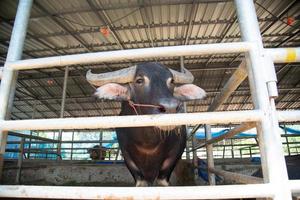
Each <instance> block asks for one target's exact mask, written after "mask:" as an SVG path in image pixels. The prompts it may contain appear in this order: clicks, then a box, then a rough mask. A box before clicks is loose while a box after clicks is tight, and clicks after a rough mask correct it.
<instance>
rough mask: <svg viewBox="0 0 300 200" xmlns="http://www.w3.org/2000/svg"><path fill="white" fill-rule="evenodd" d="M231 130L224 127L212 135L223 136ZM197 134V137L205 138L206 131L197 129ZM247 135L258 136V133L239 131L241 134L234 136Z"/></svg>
mask: <svg viewBox="0 0 300 200" xmlns="http://www.w3.org/2000/svg"><path fill="white" fill-rule="evenodd" d="M229 130H230V129H223V130H221V131H219V132H212V137H213V138H214V137H218V136H221V135H223V134H225V133H226V132H228V131H229ZM195 135H196V138H197V139H205V133H204V132H202V131H197V132H196V134H195ZM247 136H248V137H249V136H256V134H255V133H239V134H237V135H235V136H234V137H235V138H241V137H247Z"/></svg>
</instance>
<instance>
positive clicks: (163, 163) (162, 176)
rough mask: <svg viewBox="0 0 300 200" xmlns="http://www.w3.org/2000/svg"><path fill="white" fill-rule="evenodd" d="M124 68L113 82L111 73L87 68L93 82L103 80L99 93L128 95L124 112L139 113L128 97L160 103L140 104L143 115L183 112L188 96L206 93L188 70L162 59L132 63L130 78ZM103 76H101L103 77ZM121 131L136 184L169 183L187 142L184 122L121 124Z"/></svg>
mask: <svg viewBox="0 0 300 200" xmlns="http://www.w3.org/2000/svg"><path fill="white" fill-rule="evenodd" d="M123 71H124V70H123ZM123 71H121V73H119V72H113V74H112V76H116V77H117V78H113V77H112V79H111V80H112V81H111V82H110V81H109V80H107V76H108V74H105V75H103V74H100V75H95V74H91V72H88V74H87V79H88V81H89V82H90V83H91V84H94V85H97V86H100V87H99V88H98V89H97V91H96V93H95V95H96V96H98V97H99V98H104V99H111V100H122V108H121V113H120V115H136V113H135V111H134V109H133V108H132V107H131V106H130V105H129V103H128V100H131V101H133V102H134V103H138V104H151V105H157V106H160V107H156V108H153V107H137V108H136V109H137V112H138V114H139V115H140V114H163V113H180V112H182V111H183V106H182V102H183V101H186V100H193V99H201V98H203V97H204V96H205V92H204V90H203V89H201V88H199V87H198V86H196V85H193V84H191V82H192V81H193V76H192V75H191V74H190V72H188V71H186V72H185V73H178V72H174V71H172V70H169V69H168V68H166V67H165V66H163V65H161V64H158V63H143V64H139V65H137V66H136V67H134V68H127V69H126V70H125V71H126V72H125V73H128V74H129V75H128V74H127V78H125V79H123V78H120V77H119V76H120V74H122V73H123ZM128 71H129V72H128ZM116 74H117V75H116ZM103 77H106V79H105V80H104V78H103ZM121 77H122V75H121ZM128 77H130V78H128ZM98 79H99V80H100V79H101V80H100V81H99V82H98ZM118 80H119V81H118ZM116 131H117V137H118V141H119V145H120V148H121V151H122V153H123V156H124V160H125V163H126V165H127V167H128V169H129V171H130V172H131V174H132V176H133V177H134V179H135V181H136V186H148V185H152V184H153V183H155V182H156V183H157V184H158V185H163V186H167V185H169V178H170V175H171V173H172V171H173V169H174V167H175V165H176V162H177V161H178V160H179V159H180V158H181V155H182V153H183V151H184V148H185V145H186V132H185V128H184V126H177V127H176V126H163V127H139V128H118V129H116Z"/></svg>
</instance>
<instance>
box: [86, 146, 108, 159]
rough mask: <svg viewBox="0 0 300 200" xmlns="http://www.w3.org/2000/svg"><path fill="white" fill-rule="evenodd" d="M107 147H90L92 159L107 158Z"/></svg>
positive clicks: (89, 151)
mask: <svg viewBox="0 0 300 200" xmlns="http://www.w3.org/2000/svg"><path fill="white" fill-rule="evenodd" d="M106 152H107V149H106V148H105V147H101V146H100V145H95V146H93V148H90V149H88V153H89V154H90V158H91V159H92V160H105V157H106Z"/></svg>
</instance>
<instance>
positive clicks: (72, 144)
mask: <svg viewBox="0 0 300 200" xmlns="http://www.w3.org/2000/svg"><path fill="white" fill-rule="evenodd" d="M73 146H74V131H73V132H72V143H71V160H73Z"/></svg>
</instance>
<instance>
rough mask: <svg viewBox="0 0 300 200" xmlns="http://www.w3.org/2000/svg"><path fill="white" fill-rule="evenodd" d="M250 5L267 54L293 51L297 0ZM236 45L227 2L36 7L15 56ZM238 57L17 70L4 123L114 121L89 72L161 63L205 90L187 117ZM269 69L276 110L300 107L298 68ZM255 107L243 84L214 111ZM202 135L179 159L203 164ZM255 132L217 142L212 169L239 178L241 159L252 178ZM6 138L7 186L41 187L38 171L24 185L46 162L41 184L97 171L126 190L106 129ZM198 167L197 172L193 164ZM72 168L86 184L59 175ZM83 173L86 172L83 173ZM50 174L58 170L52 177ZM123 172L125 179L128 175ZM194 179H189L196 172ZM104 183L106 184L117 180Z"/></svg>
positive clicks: (287, 135)
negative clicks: (100, 150)
mask: <svg viewBox="0 0 300 200" xmlns="http://www.w3.org/2000/svg"><path fill="white" fill-rule="evenodd" d="M0 4H1V5H0V10H1V12H0V13H1V14H0V17H1V19H0V23H1V27H2V28H1V29H0V41H1V42H0V44H1V49H0V54H1V61H0V62H1V64H0V65H1V66H2V65H4V63H5V60H6V55H7V51H8V46H9V43H10V42H9V41H10V36H11V34H12V33H11V31H12V28H13V23H14V19H15V16H16V10H17V6H18V1H1V2H0ZM255 7H256V13H257V16H258V22H259V27H260V31H261V34H262V39H263V44H264V47H265V48H279V47H280V48H285V47H299V46H300V45H299V43H300V41H299V23H300V22H299V16H300V13H299V10H300V5H299V2H298V1H296V0H295V1H279V0H276V1H271V0H267V1H259V0H258V1H255ZM240 41H241V35H240V28H239V25H238V20H237V16H236V10H235V6H234V2H233V1H228V0H213V1H205V0H198V1H197V0H194V1H185V0H184V1H93V0H87V1H80V0H78V1H77V0H76V1H50V0H49V1H44V0H43V1H35V2H34V3H33V6H32V9H31V14H30V19H29V24H28V31H27V36H26V40H25V45H24V50H23V54H22V59H32V58H42V57H50V56H59V55H70V54H79V53H80V54H82V53H91V52H104V51H114V50H126V49H137V48H151V47H164V46H177V45H195V44H212V43H229V42H240ZM244 58H245V55H244V53H227V54H210V55H200V56H184V57H182V58H180V57H178V56H177V57H176V56H175V57H169V56H166V57H156V58H147V59H132V60H131V59H124V60H122V61H111V62H100V63H94V64H87V65H85V64H77V65H70V66H67V67H65V68H64V67H52V68H41V69H31V70H20V71H19V75H18V81H17V85H16V92H15V98H14V103H13V108H12V112H11V119H12V120H24V119H50V118H60V117H63V118H68V117H75V118H78V117H95V116H116V115H118V113H119V112H120V103H118V102H111V101H101V100H97V99H95V98H94V97H93V96H92V94H93V93H94V90H95V88H93V87H92V86H91V85H90V84H89V83H88V82H87V81H86V78H85V74H86V72H87V70H88V69H93V72H107V71H114V70H117V69H121V68H126V67H129V66H132V65H134V64H136V63H140V62H160V63H162V64H164V65H166V66H168V67H170V68H172V69H175V70H180V66H181V65H182V63H183V65H184V67H186V68H187V69H188V70H190V71H191V72H192V73H193V75H194V76H195V84H197V85H199V86H200V87H202V88H203V89H204V90H205V91H206V92H207V97H206V99H204V100H199V101H198V100H197V101H192V102H188V103H187V112H188V113H196V112H206V111H208V110H209V107H210V105H212V103H213V100H214V99H215V98H216V96H217V95H218V94H220V93H221V91H222V88H223V87H224V86H225V84H226V82H227V81H228V80H229V79H230V77H231V76H232V74H233V73H234V72H235V70H236V69H237V68H238V66H239V65H240V64H241V62H242V60H243V59H244ZM275 69H276V75H277V86H278V93H279V95H278V97H277V98H276V99H275V103H276V109H277V110H282V111H286V110H299V103H300V102H299V99H300V98H299V93H300V91H299V84H300V82H299V81H300V76H299V75H300V68H299V62H298V63H297V62H296V63H275ZM65 80H67V81H65ZM64 88H66V90H65V99H64V98H63V96H64V95H63V93H64V92H63V89H64ZM253 108H254V106H253V102H252V98H251V94H250V87H249V83H248V80H247V79H245V80H244V81H243V82H242V83H241V84H240V85H239V87H238V88H237V89H236V90H235V91H234V92H233V93H232V94H231V95H230V96H229V97H228V98H227V100H226V101H225V102H224V103H223V104H222V105H220V106H219V107H218V109H217V111H240V110H246V111H248V110H249V111H250V110H252V109H253ZM298 120H299V119H298ZM236 125H237V124H235V123H233V124H229V125H228V124H225V123H219V124H216V125H214V126H213V129H212V132H213V136H216V137H217V136H219V135H220V134H224V133H226V132H228V129H232V128H233V127H236ZM280 125H281V126H280V128H281V130H282V132H281V133H282V141H283V144H284V151H285V154H286V155H287V156H292V157H289V158H287V159H289V160H288V162H287V163H289V162H291V163H292V165H293V162H299V161H298V160H297V158H298V157H297V155H298V154H299V151H300V145H299V141H300V139H299V136H298V135H299V130H300V126H299V124H297V122H288V123H283V122H282V123H281V124H280ZM193 128H194V126H189V130H190V131H192V130H193ZM203 132H204V127H200V129H199V130H198V131H197V132H196V133H195V137H194V138H195V139H194V140H192V139H190V140H189V142H188V146H189V150H188V152H189V154H187V153H184V154H183V159H186V158H187V157H189V158H190V159H192V157H193V152H192V151H191V149H193V148H194V149H195V148H198V147H199V149H198V150H197V156H198V157H199V158H202V159H205V158H206V154H205V151H206V149H205V146H204V145H203V142H204V137H203ZM241 132H245V131H241ZM255 132H256V130H255V129H252V130H250V131H248V132H247V133H243V134H240V135H237V136H235V137H234V138H233V139H226V140H222V141H220V142H218V143H216V144H214V146H215V147H214V157H215V158H216V163H215V164H216V167H218V165H219V166H220V167H221V168H222V169H227V170H232V171H234V170H235V171H237V170H240V171H239V172H241V171H242V169H241V168H243V167H240V168H239V167H237V166H235V165H240V163H243V162H244V163H245V164H246V165H249V169H248V170H245V171H247V172H242V173H248V174H247V175H251V174H252V173H253V172H254V171H255V170H257V169H258V168H259V166H260V163H259V157H260V154H259V148H258V144H257V143H258V140H257V137H256V135H255V134H253V133H255ZM60 133H62V134H61V135H62V143H61V145H60V143H59V141H58V140H59V139H60V138H59V137H60ZM9 135H10V136H9V139H8V145H7V148H6V149H7V152H6V154H5V158H6V159H5V160H6V161H7V162H5V165H4V171H5V170H7V174H6V175H7V177H6V180H8V181H10V182H9V183H10V184H11V183H18V184H25V183H27V184H37V185H39V184H41V185H42V184H43V180H38V178H39V177H38V176H39V175H40V174H38V173H37V177H35V178H36V180H37V182H36V183H34V182H32V181H31V182H30V178H29V177H31V176H32V174H30V173H33V172H30V171H26V170H28V169H30V168H31V167H32V166H35V167H37V168H39V167H41V166H45V165H48V167H47V170H45V171H42V170H40V171H41V172H39V173H48V174H50V176H51V173H50V172H52V177H50V178H49V177H45V178H44V179H45V180H44V182H46V184H58V185H80V184H81V183H80V182H77V180H82V179H85V180H84V181H85V182H84V183H83V184H85V185H86V184H90V185H93V184H94V185H97V184H98V185H102V184H103V182H101V181H97V180H94V179H93V178H91V177H92V176H93V175H94V174H99V172H98V171H97V169H95V167H97V168H98V170H99V171H101V169H102V170H103V173H102V172H101V174H100V175H102V177H104V178H103V179H105V180H108V179H111V180H115V181H118V180H119V179H122V180H123V182H122V181H121V183H120V185H122V184H124V182H125V185H126V184H130V183H128V179H129V180H130V176H129V175H128V176H129V177H126V176H124V174H122V173H121V174H118V171H119V168H118V166H121V165H122V164H120V163H122V161H121V160H122V156H121V155H120V151H119V150H118V145H117V141H116V137H115V136H114V130H113V129H109V130H103V129H93V130H86V129H85V130H47V131H40V130H38V131H34V130H31V131H21V132H16V131H14V132H13V131H11V132H9ZM24 135H27V136H24ZM22 138H24V140H22ZM45 138H46V139H45ZM22 141H23V142H22ZM22 143H23V145H22ZM192 143H193V144H192ZM95 145H100V146H105V147H106V148H107V151H106V156H105V160H104V161H103V160H102V161H99V160H98V161H91V160H90V159H89V154H88V151H87V150H88V149H89V148H92V147H93V146H95ZM22 146H23V148H21V147H22ZM192 146H193V147H192ZM200 147H202V148H200ZM22 149H23V150H22ZM19 151H22V152H23V153H24V156H25V158H24V159H23V162H22V163H20V161H19V163H17V161H16V160H17V158H18V157H22V156H23V155H21V156H20V153H19ZM217 158H221V159H217ZM226 158H231V159H229V160H227V159H226ZM240 158H242V159H240ZM19 160H20V159H19ZM251 161H252V162H251ZM17 164H19V165H20V164H22V167H21V168H20V167H18V166H17ZM198 164H199V165H200V166H201V163H200V161H199V163H198ZM202 164H203V163H202ZM58 165H59V166H58ZM70 165H71V166H73V167H72V170H73V171H74V173H73V174H75V173H77V174H85V173H87V174H89V172H90V174H89V175H90V177H86V176H85V177H82V176H80V177H75V178H77V179H76V180H74V179H72V178H73V177H67V176H66V177H64V176H63V175H64V172H65V171H64V170H66V169H64V166H70ZM204 165H205V164H204ZM107 166H109V167H107ZM112 166H117V169H113V167H112ZM298 166H299V165H298ZM37 168H34V169H37ZM80 168H85V169H87V170H85V171H84V170H82V171H80ZM204 168H205V167H204ZM238 168H239V169H238ZM76 170H79V171H76ZM110 170H111V171H110ZM113 170H114V171H113ZM57 171H61V172H60V173H57ZM123 171H124V173H128V172H126V169H123ZM123 171H122V172H123ZM204 171H205V170H204ZM105 172H106V174H105ZM198 172H199V173H198ZM28 173H29V174H28ZM93 173H94V174H93ZM195 173H197V178H196V180H198V179H199V180H201V179H202V180H203V178H204V179H205V177H206V175H205V174H202V176H203V177H201V173H203V170H202V171H201V170H200V169H199V171H198V170H197V171H195ZM107 174H109V175H107ZM70 176H72V174H71V175H70ZM105 176H107V177H105ZM100 177H101V176H100ZM112 177H113V178H112ZM221 177H222V176H221ZM51 178H52V179H51ZM64 179H65V180H66V181H64ZM192 179H194V177H193V175H192ZM105 180H103V181H105ZM26 181H28V182H26ZM129 182H130V181H129ZM203 182H205V181H203ZM197 183H198V182H196V184H197ZM107 184H108V185H110V184H111V185H113V184H115V182H114V183H107ZM204 184H205V183H204Z"/></svg>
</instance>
